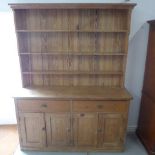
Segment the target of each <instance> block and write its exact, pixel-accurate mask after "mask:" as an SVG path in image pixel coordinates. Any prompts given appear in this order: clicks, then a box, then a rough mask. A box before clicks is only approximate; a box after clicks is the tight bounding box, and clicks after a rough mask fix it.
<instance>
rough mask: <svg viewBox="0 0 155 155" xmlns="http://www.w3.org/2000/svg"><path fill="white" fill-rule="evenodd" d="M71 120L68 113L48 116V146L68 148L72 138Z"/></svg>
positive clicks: (49, 114)
mask: <svg viewBox="0 0 155 155" xmlns="http://www.w3.org/2000/svg"><path fill="white" fill-rule="evenodd" d="M70 121H71V118H70V114H67V113H48V114H46V126H47V128H46V130H47V135H48V136H47V144H48V146H53V145H58V146H68V145H70V138H71V122H70Z"/></svg>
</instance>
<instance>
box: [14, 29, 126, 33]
mask: <svg viewBox="0 0 155 155" xmlns="http://www.w3.org/2000/svg"><path fill="white" fill-rule="evenodd" d="M16 32H23V33H31V32H38V33H40V32H42V33H46V32H92V33H96V32H98V33H99V32H103V33H109V32H110V33H126V32H128V30H91V29H90V30H89V29H88V30H16Z"/></svg>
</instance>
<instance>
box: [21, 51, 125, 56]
mask: <svg viewBox="0 0 155 155" xmlns="http://www.w3.org/2000/svg"><path fill="white" fill-rule="evenodd" d="M19 54H20V55H60V56H61V55H73V56H98V55H99V56H124V55H126V53H122V52H111V53H110V52H104V53H103V52H98V53H97V52H42V53H41V52H27V53H26V52H25V53H19Z"/></svg>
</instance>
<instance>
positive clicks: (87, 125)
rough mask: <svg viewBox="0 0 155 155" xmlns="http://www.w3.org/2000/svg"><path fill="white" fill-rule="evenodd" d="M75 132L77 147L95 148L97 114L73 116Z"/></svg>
mask: <svg viewBox="0 0 155 155" xmlns="http://www.w3.org/2000/svg"><path fill="white" fill-rule="evenodd" d="M73 119H74V121H73V132H74V145H75V146H90V147H95V146H96V143H97V134H96V133H97V114H94V113H77V114H73Z"/></svg>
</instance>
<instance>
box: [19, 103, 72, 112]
mask: <svg viewBox="0 0 155 155" xmlns="http://www.w3.org/2000/svg"><path fill="white" fill-rule="evenodd" d="M16 103H17V108H18V111H24V112H69V111H70V101H50V100H17V101H16Z"/></svg>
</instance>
